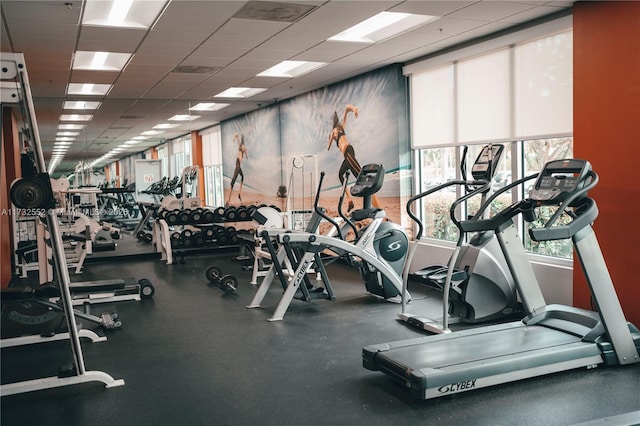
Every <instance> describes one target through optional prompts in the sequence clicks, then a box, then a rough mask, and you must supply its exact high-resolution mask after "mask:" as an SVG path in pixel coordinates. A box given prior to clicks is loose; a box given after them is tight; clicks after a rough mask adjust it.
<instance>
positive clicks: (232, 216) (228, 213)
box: [224, 206, 238, 222]
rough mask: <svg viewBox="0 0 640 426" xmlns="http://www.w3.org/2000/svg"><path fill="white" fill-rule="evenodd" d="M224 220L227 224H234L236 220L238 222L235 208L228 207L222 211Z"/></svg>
mask: <svg viewBox="0 0 640 426" xmlns="http://www.w3.org/2000/svg"><path fill="white" fill-rule="evenodd" d="M224 219H225V220H226V221H227V222H235V221H236V220H238V212H237V211H236V208H235V207H233V206H229V207H227V208H226V209H224Z"/></svg>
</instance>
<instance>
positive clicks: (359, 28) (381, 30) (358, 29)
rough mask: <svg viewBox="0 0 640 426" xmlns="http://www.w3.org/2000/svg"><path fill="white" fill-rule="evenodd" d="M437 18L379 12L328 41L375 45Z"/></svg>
mask: <svg viewBox="0 0 640 426" xmlns="http://www.w3.org/2000/svg"><path fill="white" fill-rule="evenodd" d="M438 18H439V17H438V16H431V15H414V14H411V13H398V12H380V13H378V14H377V15H375V16H372V17H371V18H369V19H366V20H364V21H362V22H360V23H359V24H356V25H354V26H353V27H351V28H348V29H346V30H345V31H343V32H341V33H340V34H336V35H334V36H333V37H331V38H329V39H328V41H346V42H352V43H377V42H379V41H382V40H386V39H389V38H391V37H395V36H397V35H399V34H402V33H404V32H407V31H410V30H412V29H414V28H416V27H419V26H420V25H424V24H426V23H427V22H431V21H435V20H436V19H438Z"/></svg>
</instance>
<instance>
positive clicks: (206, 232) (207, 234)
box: [204, 228, 216, 240]
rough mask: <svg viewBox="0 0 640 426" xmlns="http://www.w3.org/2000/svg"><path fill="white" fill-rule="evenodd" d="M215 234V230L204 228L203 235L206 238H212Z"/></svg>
mask: <svg viewBox="0 0 640 426" xmlns="http://www.w3.org/2000/svg"><path fill="white" fill-rule="evenodd" d="M215 235H216V231H215V230H214V229H213V228H207V229H205V230H204V236H205V238H206V239H207V240H212V239H213V238H214V237H215Z"/></svg>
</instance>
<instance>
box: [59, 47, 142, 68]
mask: <svg viewBox="0 0 640 426" xmlns="http://www.w3.org/2000/svg"><path fill="white" fill-rule="evenodd" d="M130 58H131V54H130V53H112V52H84V51H81V50H79V51H77V52H76V53H75V54H74V55H73V64H72V66H71V67H72V68H73V69H74V70H88V71H121V70H122V68H124V66H125V65H126V64H127V62H128V61H129V59H130Z"/></svg>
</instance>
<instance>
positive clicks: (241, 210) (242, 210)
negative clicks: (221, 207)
mask: <svg viewBox="0 0 640 426" xmlns="http://www.w3.org/2000/svg"><path fill="white" fill-rule="evenodd" d="M236 215H237V220H247V219H249V212H248V211H247V208H246V207H245V206H240V207H238V208H237V209H236Z"/></svg>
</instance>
